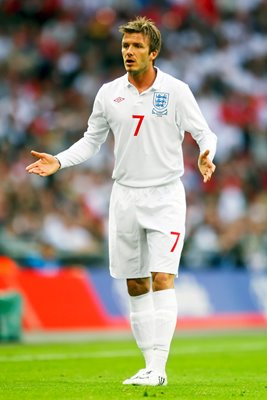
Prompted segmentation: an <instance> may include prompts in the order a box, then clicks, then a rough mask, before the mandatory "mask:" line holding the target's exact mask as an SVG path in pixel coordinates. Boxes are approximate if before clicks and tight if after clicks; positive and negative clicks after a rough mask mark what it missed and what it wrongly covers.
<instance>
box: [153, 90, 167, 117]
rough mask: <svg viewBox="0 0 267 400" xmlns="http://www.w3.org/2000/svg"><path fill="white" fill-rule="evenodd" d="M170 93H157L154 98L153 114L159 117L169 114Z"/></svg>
mask: <svg viewBox="0 0 267 400" xmlns="http://www.w3.org/2000/svg"><path fill="white" fill-rule="evenodd" d="M168 103H169V93H165V92H155V93H154V97H153V108H152V114H156V115H158V116H159V117H161V116H162V115H167V114H168V108H167V107H168Z"/></svg>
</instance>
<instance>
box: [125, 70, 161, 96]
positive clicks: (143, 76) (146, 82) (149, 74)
mask: <svg viewBox="0 0 267 400" xmlns="http://www.w3.org/2000/svg"><path fill="white" fill-rule="evenodd" d="M156 76H157V70H156V69H155V68H154V67H152V68H150V69H149V70H147V71H145V72H141V73H137V74H135V73H131V72H128V80H129V82H130V83H131V84H132V85H134V86H135V87H136V89H137V90H138V92H139V93H142V92H144V91H145V90H146V89H148V88H150V86H152V85H153V83H154V81H155V79H156Z"/></svg>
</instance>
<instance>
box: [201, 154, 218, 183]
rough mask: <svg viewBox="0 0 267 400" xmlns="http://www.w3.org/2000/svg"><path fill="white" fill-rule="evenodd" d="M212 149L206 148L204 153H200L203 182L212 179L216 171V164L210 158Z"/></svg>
mask: <svg viewBox="0 0 267 400" xmlns="http://www.w3.org/2000/svg"><path fill="white" fill-rule="evenodd" d="M209 153H210V151H209V150H206V151H204V153H202V154H200V156H199V158H198V168H199V171H200V173H201V175H202V176H203V182H204V183H206V182H208V181H209V180H210V179H211V176H212V174H213V172H214V171H215V168H216V166H215V164H213V162H212V161H211V160H210V158H209V157H208V156H209Z"/></svg>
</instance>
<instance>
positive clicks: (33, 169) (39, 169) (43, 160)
mask: <svg viewBox="0 0 267 400" xmlns="http://www.w3.org/2000/svg"><path fill="white" fill-rule="evenodd" d="M31 154H32V155H33V156H34V157H36V158H39V159H38V160H37V161H35V162H34V163H32V164H30V165H28V166H27V167H26V171H27V172H29V173H30V174H36V175H40V176H48V175H52V174H54V173H55V172H57V171H58V170H59V168H60V163H59V161H58V159H57V158H56V157H54V156H52V155H51V154H47V153H38V152H37V151H34V150H32V151H31Z"/></svg>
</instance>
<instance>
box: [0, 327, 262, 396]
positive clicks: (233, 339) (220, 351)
mask: <svg viewBox="0 0 267 400" xmlns="http://www.w3.org/2000/svg"><path fill="white" fill-rule="evenodd" d="M142 364H143V361H142V357H141V355H140V353H139V351H138V350H137V349H136V346H135V343H134V342H133V341H132V340H125V339H124V340H120V341H114V340H112V341H108V340H102V341H98V342H92V341H90V342H88V343H61V344H12V345H1V346H0V399H1V400H2V399H3V400H14V399H19V400H24V399H25V400H32V399H34V400H42V399H47V400H48V399H49V400H65V399H66V400H67V399H71V400H76V399H77V400H100V399H101V400H120V399H129V400H139V399H143V400H144V399H145V398H151V399H166V400H172V399H180V400H195V399H196V400H202V399H205V400H209V399H216V400H232V399H246V400H248V399H250V400H264V399H267V334H266V332H262V333H260V332H258V333H257V332H255V333H243V334H232V335H230V334H216V335H207V336H200V337H197V336H193V337H192V336H191V337H188V338H185V337H176V338H175V339H174V341H173V344H172V352H171V355H170V358H169V363H168V370H167V372H168V380H169V384H168V386H165V387H154V388H153V387H128V386H123V385H122V384H121V382H122V380H123V379H125V378H127V377H129V376H131V375H132V374H133V373H135V372H136V371H137V370H138V369H139V368H141V367H143V365H142Z"/></svg>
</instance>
